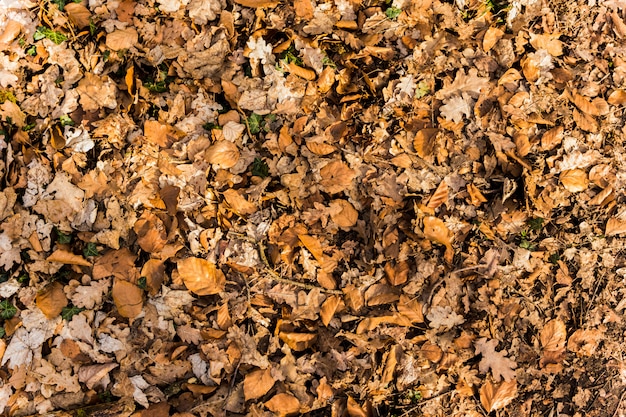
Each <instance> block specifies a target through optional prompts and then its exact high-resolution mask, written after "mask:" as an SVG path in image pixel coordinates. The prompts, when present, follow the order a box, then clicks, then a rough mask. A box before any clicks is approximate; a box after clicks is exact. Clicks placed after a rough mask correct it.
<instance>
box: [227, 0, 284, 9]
mask: <svg viewBox="0 0 626 417" xmlns="http://www.w3.org/2000/svg"><path fill="white" fill-rule="evenodd" d="M233 1H234V2H235V3H237V4H239V5H241V6H244V7H250V8H254V9H258V8H265V7H268V8H272V7H276V6H278V4H279V3H280V1H279V0H233Z"/></svg>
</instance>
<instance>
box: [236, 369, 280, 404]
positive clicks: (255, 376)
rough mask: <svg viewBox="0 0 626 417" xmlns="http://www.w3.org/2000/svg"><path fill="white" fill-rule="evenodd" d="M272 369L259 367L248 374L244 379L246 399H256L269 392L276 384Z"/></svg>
mask: <svg viewBox="0 0 626 417" xmlns="http://www.w3.org/2000/svg"><path fill="white" fill-rule="evenodd" d="M274 382H275V381H274V378H273V377H272V372H271V370H270V369H269V368H268V369H257V370H256V371H252V372H250V373H248V374H246V376H245V378H244V379H243V395H244V398H245V401H248V400H255V399H257V398H260V397H262V396H264V395H265V394H267V393H268V392H269V391H270V390H271V389H272V387H273V386H274Z"/></svg>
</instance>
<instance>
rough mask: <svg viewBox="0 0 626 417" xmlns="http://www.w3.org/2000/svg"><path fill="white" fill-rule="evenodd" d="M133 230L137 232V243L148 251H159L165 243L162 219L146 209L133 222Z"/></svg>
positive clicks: (165, 235)
mask: <svg viewBox="0 0 626 417" xmlns="http://www.w3.org/2000/svg"><path fill="white" fill-rule="evenodd" d="M133 230H134V231H135V233H137V243H138V244H139V246H140V247H141V249H143V250H144V251H146V252H148V253H157V252H160V251H161V250H162V249H163V247H165V244H166V243H167V230H165V225H164V224H163V221H162V220H161V219H159V218H158V217H157V216H156V215H154V214H153V213H152V212H150V211H148V210H146V211H144V212H143V214H142V215H141V217H140V218H139V219H138V220H137V222H135V225H134V226H133Z"/></svg>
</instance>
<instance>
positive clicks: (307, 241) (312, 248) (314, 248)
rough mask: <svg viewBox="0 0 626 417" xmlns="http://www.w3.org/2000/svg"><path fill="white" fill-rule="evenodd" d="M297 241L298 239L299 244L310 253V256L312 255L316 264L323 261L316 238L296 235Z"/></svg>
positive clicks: (320, 247)
mask: <svg viewBox="0 0 626 417" xmlns="http://www.w3.org/2000/svg"><path fill="white" fill-rule="evenodd" d="M298 239H300V242H301V243H302V244H303V245H304V247H305V248H307V249H308V250H309V252H311V255H313V257H314V258H315V259H316V260H317V261H318V262H320V263H321V262H322V261H323V260H324V252H323V251H322V244H321V243H320V241H319V239H318V238H316V237H315V236H309V235H298Z"/></svg>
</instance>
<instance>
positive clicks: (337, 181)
mask: <svg viewBox="0 0 626 417" xmlns="http://www.w3.org/2000/svg"><path fill="white" fill-rule="evenodd" d="M320 175H321V176H322V180H321V181H320V185H321V186H322V188H323V189H324V191H326V192H327V193H329V194H336V193H340V192H342V191H343V190H345V189H347V188H349V187H350V186H351V185H352V180H353V179H354V177H355V176H356V173H355V172H354V171H353V170H352V169H350V167H348V165H346V164H345V163H344V162H342V161H338V160H334V161H331V162H329V163H328V164H326V165H324V167H323V168H322V169H320Z"/></svg>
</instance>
